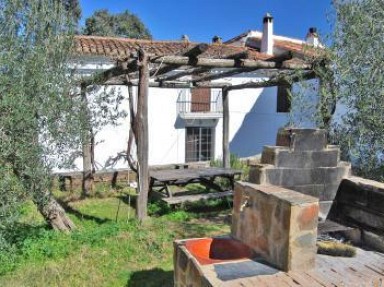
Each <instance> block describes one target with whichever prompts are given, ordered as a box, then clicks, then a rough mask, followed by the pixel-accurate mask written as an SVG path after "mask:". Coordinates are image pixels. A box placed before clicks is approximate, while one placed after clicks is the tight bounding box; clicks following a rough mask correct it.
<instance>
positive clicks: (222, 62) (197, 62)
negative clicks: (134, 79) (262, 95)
mask: <svg viewBox="0 0 384 287" xmlns="http://www.w3.org/2000/svg"><path fill="white" fill-rule="evenodd" d="M151 62H153V63H164V64H173V65H189V66H194V67H206V68H242V67H243V68H259V69H276V68H280V66H281V67H282V68H283V69H304V70H306V69H310V68H311V67H312V65H311V64H307V63H286V62H283V63H277V62H269V61H264V60H247V59H214V58H195V59H191V58H188V57H184V56H164V57H158V58H154V59H152V60H151Z"/></svg>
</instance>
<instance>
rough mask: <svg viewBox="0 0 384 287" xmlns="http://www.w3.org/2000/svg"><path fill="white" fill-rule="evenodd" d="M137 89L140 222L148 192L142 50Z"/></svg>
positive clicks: (145, 60)
mask: <svg viewBox="0 0 384 287" xmlns="http://www.w3.org/2000/svg"><path fill="white" fill-rule="evenodd" d="M138 66H139V88H138V100H137V112H136V117H135V123H136V131H137V134H136V139H137V160H138V197H137V203H136V213H137V218H138V219H139V221H140V222H142V221H143V220H145V219H146V217H147V215H148V212H147V208H148V207H147V205H148V192H149V166H148V142H149V139H148V86H149V85H148V83H149V67H148V55H147V54H146V52H145V51H144V50H143V49H140V51H139V63H138Z"/></svg>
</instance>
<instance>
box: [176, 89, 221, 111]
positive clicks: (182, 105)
mask: <svg viewBox="0 0 384 287" xmlns="http://www.w3.org/2000/svg"><path fill="white" fill-rule="evenodd" d="M176 107H177V113H178V114H181V113H183V114H187V113H216V114H217V113H222V112H223V101H222V94H221V91H219V92H216V93H212V96H211V100H210V101H209V102H197V101H192V99H191V96H190V94H187V93H186V92H184V91H182V92H180V94H179V96H178V98H177V105H176Z"/></svg>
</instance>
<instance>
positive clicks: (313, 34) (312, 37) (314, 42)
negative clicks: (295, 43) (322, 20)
mask: <svg viewBox="0 0 384 287" xmlns="http://www.w3.org/2000/svg"><path fill="white" fill-rule="evenodd" d="M305 38H306V39H305V40H306V42H307V44H308V45H311V46H314V47H317V46H319V45H320V42H319V36H318V35H317V29H316V28H315V27H311V28H309V31H308V34H307V36H306V37H305Z"/></svg>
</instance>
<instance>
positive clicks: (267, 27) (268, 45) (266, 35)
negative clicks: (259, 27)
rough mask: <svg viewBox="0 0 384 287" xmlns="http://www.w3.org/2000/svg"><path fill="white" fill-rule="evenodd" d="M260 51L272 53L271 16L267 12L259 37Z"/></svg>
mask: <svg viewBox="0 0 384 287" xmlns="http://www.w3.org/2000/svg"><path fill="white" fill-rule="evenodd" d="M260 52H261V53H266V54H268V55H273V17H272V16H271V14H269V13H267V14H266V15H265V16H264V18H263V35H262V37H261V47H260Z"/></svg>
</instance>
